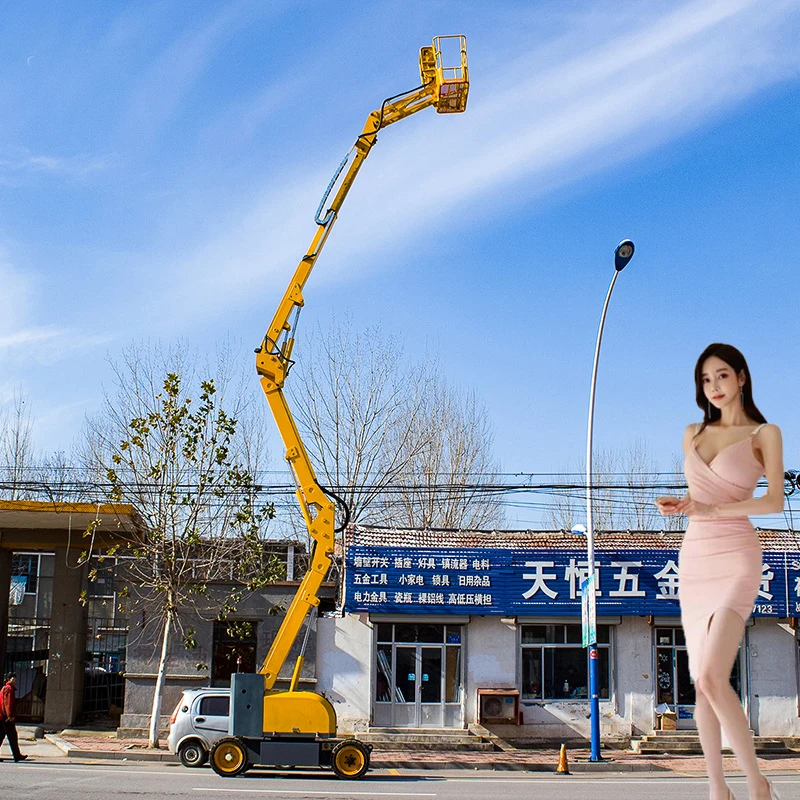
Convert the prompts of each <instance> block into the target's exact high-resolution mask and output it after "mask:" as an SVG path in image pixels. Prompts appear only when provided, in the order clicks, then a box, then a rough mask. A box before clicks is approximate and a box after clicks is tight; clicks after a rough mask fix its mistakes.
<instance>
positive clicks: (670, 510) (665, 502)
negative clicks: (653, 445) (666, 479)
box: [656, 424, 697, 517]
mask: <svg viewBox="0 0 800 800" xmlns="http://www.w3.org/2000/svg"><path fill="white" fill-rule="evenodd" d="M696 432H697V426H696V425H694V424H692V425H688V426H687V428H686V431H685V432H684V434H683V456H684V458H688V457H689V451H690V450H691V447H692V439H694V436H695V433H696ZM690 500H691V497H690V496H689V492H686V494H685V495H683V497H672V496H670V495H665V496H662V497H657V498H656V507H657V508H658V510H659V511H660V512H661V516H662V517H669V516H672V515H673V514H680V513H682V512H681V510H680V507H681V506H682V504H684V503H687V502H689V501H690Z"/></svg>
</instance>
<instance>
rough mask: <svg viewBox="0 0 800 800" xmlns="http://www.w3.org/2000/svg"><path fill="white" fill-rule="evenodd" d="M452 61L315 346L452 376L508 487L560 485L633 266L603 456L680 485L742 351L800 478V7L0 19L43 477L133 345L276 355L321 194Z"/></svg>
mask: <svg viewBox="0 0 800 800" xmlns="http://www.w3.org/2000/svg"><path fill="white" fill-rule="evenodd" d="M443 33H464V34H466V35H467V37H468V49H469V59H470V68H471V80H472V83H471V89H470V97H469V105H468V109H467V112H466V113H465V114H463V115H456V116H453V115H449V116H439V115H436V114H435V113H434V112H433V111H432V110H427V111H425V112H421V113H419V114H417V115H415V116H414V117H412V118H410V119H408V120H405V121H403V122H401V123H399V124H397V125H395V126H392V127H391V128H389V129H387V130H386V131H385V132H383V134H382V135H381V136H380V138H379V143H378V145H377V146H376V148H375V149H374V150H373V151H372V154H371V155H370V158H369V159H368V161H367V163H366V165H365V167H364V168H363V170H362V172H361V174H360V176H359V178H358V181H357V183H356V185H355V187H354V188H353V190H352V192H351V195H350V197H349V198H348V201H347V203H346V205H345V207H344V210H343V212H342V214H341V216H340V219H339V222H338V223H337V226H336V229H335V231H334V233H333V234H332V236H331V238H330V241H329V243H328V244H327V246H326V250H325V252H324V254H323V256H322V258H321V259H320V261H319V264H318V266H317V269H316V271H315V273H314V275H313V276H312V279H311V281H310V283H309V285H308V287H307V291H306V298H307V306H306V310H305V312H304V319H303V325H302V330H304V331H306V332H310V331H313V329H314V323H315V322H316V321H320V322H322V323H323V324H325V322H326V321H327V320H328V319H329V317H330V315H331V314H332V313H334V312H335V313H336V314H337V315H341V314H343V313H349V314H350V315H351V316H352V318H353V319H354V321H355V322H356V323H357V324H360V325H363V326H367V325H372V324H376V323H380V324H381V325H382V326H383V328H384V330H385V331H386V332H387V333H389V334H396V335H399V336H401V337H402V338H403V339H404V341H405V347H406V351H407V353H408V355H409V357H410V358H414V357H415V356H417V355H419V354H421V353H422V352H424V351H425V350H426V349H434V350H436V351H437V352H438V353H439V355H440V358H441V361H442V363H443V365H444V366H445V369H446V371H447V375H448V378H450V379H451V380H452V381H453V382H455V383H460V384H463V385H466V386H471V387H474V388H475V389H476V390H477V391H478V393H479V395H480V396H481V397H482V398H483V400H484V401H485V402H486V404H487V406H488V408H489V411H490V414H491V416H492V419H493V422H494V425H495V429H496V450H497V456H498V458H499V459H500V461H501V464H502V467H503V469H504V470H505V471H507V472H516V471H522V472H543V473H547V472H556V471H560V470H561V469H563V468H564V467H565V466H566V465H568V464H570V463H575V462H576V461H578V460H579V459H580V457H581V453H582V450H583V448H584V441H585V425H586V406H587V394H588V384H589V376H590V369H591V359H592V353H593V348H594V338H595V335H596V328H597V322H598V318H599V314H600V309H601V307H602V302H603V299H604V296H605V292H606V289H607V286H608V282H609V280H610V278H611V274H612V271H613V266H612V264H613V250H614V247H615V245H616V244H617V242H618V241H619V240H620V239H622V238H624V237H630V238H632V239H633V240H634V241H635V243H636V255H635V257H634V260H633V261H632V262H631V264H630V266H629V267H628V269H627V270H626V271H625V272H624V273H623V274H622V275H621V276H620V279H619V281H618V283H617V288H616V289H615V295H614V297H613V299H612V307H611V310H610V313H609V319H608V323H607V326H606V333H605V338H604V343H603V353H602V359H601V369H600V378H599V382H598V400H597V417H596V420H597V441H598V444H599V445H601V446H615V445H624V444H626V443H628V442H630V441H631V440H633V439H635V438H643V439H645V440H646V442H647V444H648V447H649V449H650V450H651V452H652V453H653V455H654V456H655V457H656V459H657V460H658V462H659V465H660V466H661V467H662V468H663V469H668V468H670V467H671V464H672V459H673V455H674V454H675V453H677V452H678V450H679V442H680V437H681V432H682V430H683V427H684V426H685V424H686V423H687V422H689V421H691V420H694V419H697V418H698V410H697V408H696V407H695V406H694V402H693V386H692V368H693V365H694V361H695V359H696V357H697V355H698V354H699V352H700V351H701V350H702V349H703V348H704V347H705V346H706V345H707V344H708V343H709V342H711V341H728V342H731V343H732V344H735V345H737V346H738V347H740V348H741V349H742V350H743V351H744V353H745V355H746V356H747V357H748V360H749V362H750V366H751V370H752V372H753V377H754V388H755V396H756V401H757V402H758V404H759V405H760V407H761V409H762V411H763V412H764V413H765V415H766V416H767V418H768V419H769V420H770V421H775V422H777V423H778V424H780V425H781V427H782V428H783V430H784V437H785V442H786V464H787V467H794V468H797V469H800V447H799V446H798V442H800V423H798V421H797V418H798V414H797V410H796V407H797V394H798V377H797V368H796V364H797V352H798V337H797V325H796V323H797V316H798V310H799V309H800V289H799V288H798V283H799V282H800V275H798V271H797V267H798V264H799V263H800V259H799V257H800V222H798V201H799V200H800V196H799V194H800V190H798V186H800V147H799V146H798V138H799V137H798V130H799V129H800V49H798V47H797V41H798V40H800V0H724V2H715V0H703V2H589V1H585V2H568V1H565V0H559V2H536V3H532V2H493V3H483V2H424V3H415V2H385V1H384V0H377V1H376V2H370V3H362V2H351V3H347V4H318V3H311V2H281V3H270V2H230V3H225V4H222V3H193V4H186V3H177V2H174V3H170V2H162V3H157V4H156V3H138V4H137V3H132V4H122V3H113V4H108V3H100V2H95V3H92V2H80V1H79V0H76V2H74V3H70V4H68V6H64V5H63V4H58V3H49V4H48V3H43V4H38V5H37V10H36V17H35V19H34V17H33V14H32V11H31V8H30V7H29V6H25V5H24V4H23V5H19V4H18V5H17V6H13V7H10V8H9V9H7V10H6V11H5V12H4V24H3V26H2V30H0V42H2V48H0V59H1V61H0V66H2V72H3V75H4V81H3V82H2V84H0V105H2V108H3V109H4V113H3V115H2V117H1V118H0V287H1V289H2V293H1V294H0V368H1V370H2V371H0V402H8V400H9V398H10V397H11V395H12V394H13V392H14V391H15V390H19V389H21V390H22V391H24V392H25V393H27V394H28V395H29V396H30V399H31V405H32V411H33V414H34V417H35V419H36V437H37V442H38V444H39V445H40V446H41V447H43V448H45V449H54V448H61V447H67V446H68V445H69V443H70V442H71V441H72V439H73V437H74V436H75V435H76V434H77V432H78V431H79V429H80V425H81V422H82V419H83V416H84V415H85V414H86V413H87V412H91V411H93V410H94V409H95V408H96V407H97V406H98V404H99V402H100V399H101V395H102V386H103V383H104V382H108V380H109V371H108V366H107V363H106V356H107V355H108V354H111V355H112V356H113V355H114V353H115V352H118V351H119V349H121V348H122V347H124V346H125V345H126V344H128V343H129V342H130V341H131V340H134V339H142V338H147V337H149V338H161V339H163V340H166V341H169V340H171V339H175V338H177V337H186V338H187V339H189V340H191V341H193V342H196V343H197V345H198V346H199V347H200V348H201V350H209V351H210V350H212V349H213V348H214V346H215V343H216V342H219V341H221V340H223V339H225V338H226V337H233V338H234V339H237V340H241V341H242V342H243V343H244V345H243V348H244V350H245V351H249V350H250V349H251V347H253V346H255V345H257V344H258V343H259V341H260V338H261V336H262V335H263V332H264V329H265V327H266V325H267V323H268V321H269V319H270V318H271V315H272V313H273V311H274V308H275V305H276V303H277V301H278V299H279V298H280V296H281V294H282V292H283V290H284V288H285V285H286V283H287V281H288V279H289V277H290V275H291V272H292V270H293V269H294V266H295V264H296V262H297V259H298V257H299V256H300V255H301V254H302V253H303V252H304V250H305V248H306V247H307V245H308V242H309V241H310V238H311V236H312V234H313V232H314V224H313V213H314V210H315V209H316V206H317V202H318V200H319V197H320V196H321V193H322V191H323V189H324V187H325V185H326V184H327V182H328V180H329V178H330V175H331V174H332V172H333V170H334V168H335V167H336V165H337V164H338V163H339V160H340V159H341V157H342V156H343V155H344V153H345V152H346V151H347V149H348V148H349V147H350V145H351V144H352V141H353V140H354V138H355V136H356V135H357V134H358V133H359V132H360V130H361V127H362V125H363V123H364V119H365V118H366V116H367V114H368V113H369V112H370V111H371V110H372V109H373V108H375V107H377V106H378V105H379V104H380V102H381V101H382V100H383V98H384V97H386V96H389V95H393V94H396V93H398V92H401V91H403V90H405V89H410V88H412V87H414V86H415V85H416V84H417V82H418V72H417V53H418V50H419V47H420V46H422V45H425V44H427V43H429V42H430V40H431V38H432V37H433V36H434V35H436V34H443ZM253 391H254V392H258V391H259V389H258V386H257V383H256V382H255V377H254V379H253ZM265 413H267V409H266V406H265ZM279 452H280V451H279V448H278V447H277V446H276V447H275V455H276V457H275V459H274V461H275V467H276V468H279V467H280V465H279V463H278V459H277V454H278V453H279ZM515 522H520V523H524V522H525V520H524V519H519V520H517V519H515V518H514V517H513V514H512V518H511V519H510V524H514V523H515Z"/></svg>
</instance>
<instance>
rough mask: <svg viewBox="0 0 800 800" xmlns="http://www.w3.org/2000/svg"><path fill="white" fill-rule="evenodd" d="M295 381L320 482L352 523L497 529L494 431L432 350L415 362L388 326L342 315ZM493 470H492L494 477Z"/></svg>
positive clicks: (301, 360)
mask: <svg viewBox="0 0 800 800" xmlns="http://www.w3.org/2000/svg"><path fill="white" fill-rule="evenodd" d="M295 370H297V375H296V376H294V375H293V378H294V380H293V381H291V380H290V381H287V391H288V392H289V394H290V397H291V405H292V408H293V410H294V412H295V416H296V418H297V423H298V427H299V429H300V432H301V435H302V436H303V438H304V440H305V441H306V444H307V449H308V452H309V455H310V457H311V459H312V461H313V462H314V465H315V468H316V470H317V472H318V475H319V477H320V480H321V481H322V482H323V483H326V484H328V485H330V486H331V487H333V486H336V487H339V493H340V494H341V495H342V496H343V499H344V500H345V501H346V502H347V504H348V506H349V507H350V514H351V517H350V518H351V521H353V522H372V523H378V524H391V525H405V526H415V527H420V526H423V527H424V526H436V527H456V528H458V527H476V528H479V527H494V526H495V525H497V524H498V523H499V521H500V520H501V518H502V515H501V513H500V504H499V500H498V499H497V497H496V496H494V495H493V494H492V493H491V492H487V491H486V490H485V489H483V490H482V489H481V487H480V486H479V484H480V483H485V482H486V480H487V479H488V480H494V473H495V472H496V471H497V470H496V465H495V463H494V460H493V458H492V455H491V452H492V439H493V436H492V431H491V427H490V425H489V422H488V414H487V412H486V409H485V407H484V406H483V405H482V404H481V403H480V402H479V401H478V399H477V396H476V395H475V394H474V393H470V392H463V391H460V390H457V389H454V388H453V387H451V386H449V385H448V384H447V383H446V381H444V380H443V379H442V378H441V377H440V376H439V371H440V370H439V365H438V364H437V362H436V361H435V359H433V358H431V357H430V356H426V357H423V358H420V359H417V360H416V361H415V363H414V364H413V366H410V365H408V364H407V363H406V362H405V361H404V359H403V352H402V348H401V346H400V344H399V342H398V341H397V339H395V338H392V337H390V336H387V335H385V334H384V333H383V332H382V331H381V330H380V328H369V329H367V330H366V331H363V332H358V331H354V330H353V325H352V322H351V321H350V320H349V319H345V321H344V323H341V322H339V321H337V320H334V321H333V322H332V323H331V325H330V328H329V329H328V330H327V331H323V330H322V329H321V328H317V331H316V335H315V336H314V337H313V340H312V341H311V342H310V343H309V344H307V345H305V346H304V347H303V349H302V351H301V352H300V355H299V357H298V363H297V366H296V367H295ZM487 476H488V477H487Z"/></svg>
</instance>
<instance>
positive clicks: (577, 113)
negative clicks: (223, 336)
mask: <svg viewBox="0 0 800 800" xmlns="http://www.w3.org/2000/svg"><path fill="white" fill-rule="evenodd" d="M658 7H659V8H663V6H658ZM642 8H645V6H644V4H643V6H642ZM645 10H646V9H645ZM798 10H800V0H717V2H709V1H708V0H699V1H698V0H695V2H690V3H685V4H683V5H680V6H678V7H674V6H670V7H669V10H668V11H667V12H666V13H660V14H657V15H651V16H649V17H647V16H643V19H642V21H640V22H633V21H631V20H630V19H626V20H624V24H621V23H618V22H617V21H616V20H615V17H614V15H610V14H608V15H606V17H605V23H604V22H603V18H602V17H599V16H597V15H593V16H592V26H591V27H590V28H578V29H575V30H573V31H571V32H570V33H569V34H568V35H566V36H564V37H563V39H561V40H557V41H551V42H546V43H543V45H542V46H541V47H539V45H536V49H534V50H532V51H531V52H530V53H528V54H523V55H522V56H521V57H519V58H518V59H517V60H516V61H514V62H512V63H510V64H500V65H498V66H496V67H495V68H494V70H493V72H489V73H485V74H481V73H480V71H479V70H478V69H476V68H475V67H474V66H473V69H472V75H471V79H472V86H471V96H470V100H469V107H468V109H467V113H466V114H464V115H459V116H450V117H444V118H438V119H433V118H432V117H433V113H432V112H430V111H426V112H424V113H423V114H421V115H419V117H418V118H416V119H415V120H414V121H413V122H410V121H409V122H401V123H400V124H399V125H397V126H396V127H395V126H392V128H390V129H389V130H388V131H387V132H386V133H384V134H383V136H382V137H381V142H380V144H379V145H378V147H377V148H376V149H375V151H374V154H373V155H372V156H371V158H370V159H369V160H368V162H367V163H366V165H365V167H364V169H363V171H362V174H361V175H360V176H359V178H358V181H357V184H356V187H355V188H354V190H353V192H352V195H351V196H350V197H349V198H348V201H347V203H346V205H345V208H344V211H343V214H342V218H341V220H340V221H339V222H338V223H337V226H338V229H337V231H336V233H335V234H334V235H333V237H332V239H331V244H330V245H329V246H328V248H327V250H326V254H325V270H324V271H321V272H322V273H323V274H322V275H320V276H315V280H317V281H321V280H324V279H326V276H327V279H329V280H330V279H335V278H336V277H341V276H343V275H344V274H350V275H352V274H353V273H354V272H357V271H358V270H359V269H363V268H365V267H366V266H367V264H368V265H369V267H370V268H374V262H373V261H372V260H369V261H368V260H367V259H365V258H364V257H363V256H364V255H365V254H369V255H370V256H374V255H375V254H379V253H385V252H387V247H388V246H389V245H390V244H393V243H395V242H397V241H400V240H401V239H403V238H406V239H407V238H409V237H423V238H424V237H428V236H431V235H433V232H434V231H436V230H438V229H440V228H441V227H442V226H447V228H448V229H449V230H451V231H455V230H457V228H458V227H459V225H463V224H464V223H463V222H462V221H461V220H462V217H463V214H464V212H465V211H471V212H475V211H476V210H478V211H480V212H481V213H483V214H490V215H494V214H497V213H499V212H500V210H501V209H502V208H503V207H504V206H508V205H511V204H514V203H517V202H519V201H521V200H528V199H530V198H532V197H536V196H537V195H540V194H542V193H545V192H547V191H550V190H552V189H555V188H558V187H561V186H565V185H568V184H570V183H573V182H575V181H576V180H580V179H581V178H582V177H584V176H586V175H587V174H589V173H591V172H593V171H597V170H599V169H603V168H607V167H608V166H610V165H613V164H617V163H620V162H623V161H625V160H627V159H631V158H633V157H636V156H638V155H641V154H643V153H646V152H650V151H653V150H654V149H656V148H658V147H659V146H661V145H663V144H664V143H666V142H669V141H671V140H674V139H675V138H677V137H680V136H681V135H684V134H685V133H686V132H687V131H689V130H692V129H695V128H697V127H699V126H701V125H703V124H707V123H708V122H709V121H711V120H713V118H715V117H718V116H719V115H720V114H721V113H724V112H725V111H726V110H728V109H730V108H731V107H733V106H734V105H736V104H737V103H740V102H742V101H743V100H744V99H746V98H748V97H752V96H753V95H756V94H757V93H758V92H760V91H761V90H763V89H764V88H766V87H769V86H770V85H773V84H775V83H776V82H778V81H781V80H784V79H787V78H790V77H796V76H797V75H798V74H799V73H800V54H799V53H798V49H797V48H796V46H795V43H794V37H793V35H792V24H791V23H792V22H794V29H795V30H796V28H797V22H796V19H795V20H793V19H792V14H795V15H796V12H797V11H798ZM603 24H605V26H606V27H605V29H603V28H602V25H603ZM542 50H544V51H546V56H547V57H546V58H544V57H543V56H542ZM423 116H426V117H427V118H425V119H423ZM354 133H355V132H354ZM312 181H313V182H314V183H316V187H317V189H316V191H315V192H312V191H311V190H310V186H311V185H312ZM325 181H326V178H325V177H322V176H313V175H310V174H308V171H307V170H305V171H303V173H302V174H297V175H293V176H287V178H286V179H285V180H284V181H282V182H280V184H273V185H272V186H271V187H270V189H269V190H268V191H267V192H266V193H265V195H264V196H263V197H262V198H261V199H260V200H259V201H258V202H257V203H255V204H254V205H252V206H251V207H250V208H249V209H247V210H246V211H244V212H243V213H242V219H243V222H242V223H241V224H239V225H236V226H234V228H232V229H230V230H228V231H225V232H223V233H221V234H218V235H216V236H215V237H214V238H213V240H212V241H210V242H209V243H207V244H205V245H203V246H201V247H200V248H198V249H197V250H196V252H195V253H194V254H193V255H192V256H190V257H189V258H188V259H185V260H182V262H181V263H180V265H179V268H178V270H177V272H178V275H177V279H178V286H177V287H175V289H174V291H175V294H176V295H179V296H180V297H181V305H182V306H183V307H184V308H185V309H187V313H195V312H201V313H202V312H206V311H208V310H209V309H219V308H222V307H224V306H226V305H227V304H228V303H229V302H231V301H234V302H236V303H237V304H240V303H241V301H242V297H243V295H244V294H245V293H246V294H252V295H254V296H258V294H259V293H260V292H262V291H264V290H265V289H267V288H270V289H271V288H274V286H275V285H276V284H277V285H281V284H283V283H285V282H286V281H287V279H288V277H289V275H288V270H289V269H290V268H291V265H292V263H293V262H295V263H296V261H297V259H298V257H299V256H300V255H301V253H302V250H303V249H304V248H305V247H306V246H307V243H308V240H309V239H310V236H311V235H312V234H313V232H314V225H313V222H312V219H311V212H312V211H313V209H314V208H315V200H316V197H317V196H318V193H319V190H320V189H321V188H322V187H323V186H324V184H325ZM312 197H313V198H314V199H312ZM301 198H302V200H303V203H304V204H305V205H303V206H302V207H301V204H300V202H299V201H300V200H301ZM301 208H302V210H301ZM173 277H175V275H174V273H173Z"/></svg>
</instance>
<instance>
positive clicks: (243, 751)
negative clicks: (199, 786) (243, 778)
mask: <svg viewBox="0 0 800 800" xmlns="http://www.w3.org/2000/svg"><path fill="white" fill-rule="evenodd" d="M209 760H210V761H211V769H213V770H214V772H216V773H217V775H221V776H222V777H223V778H233V777H234V776H235V775H241V774H242V773H243V772H244V771H245V770H246V769H247V768H248V767H249V766H250V764H249V763H248V759H247V748H246V747H245V745H244V742H243V741H242V740H241V739H237V738H236V737H235V736H226V737H225V738H224V739H220V740H219V741H218V742H217V743H216V744H215V745H214V746H213V747H212V748H211V753H210V754H209Z"/></svg>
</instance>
